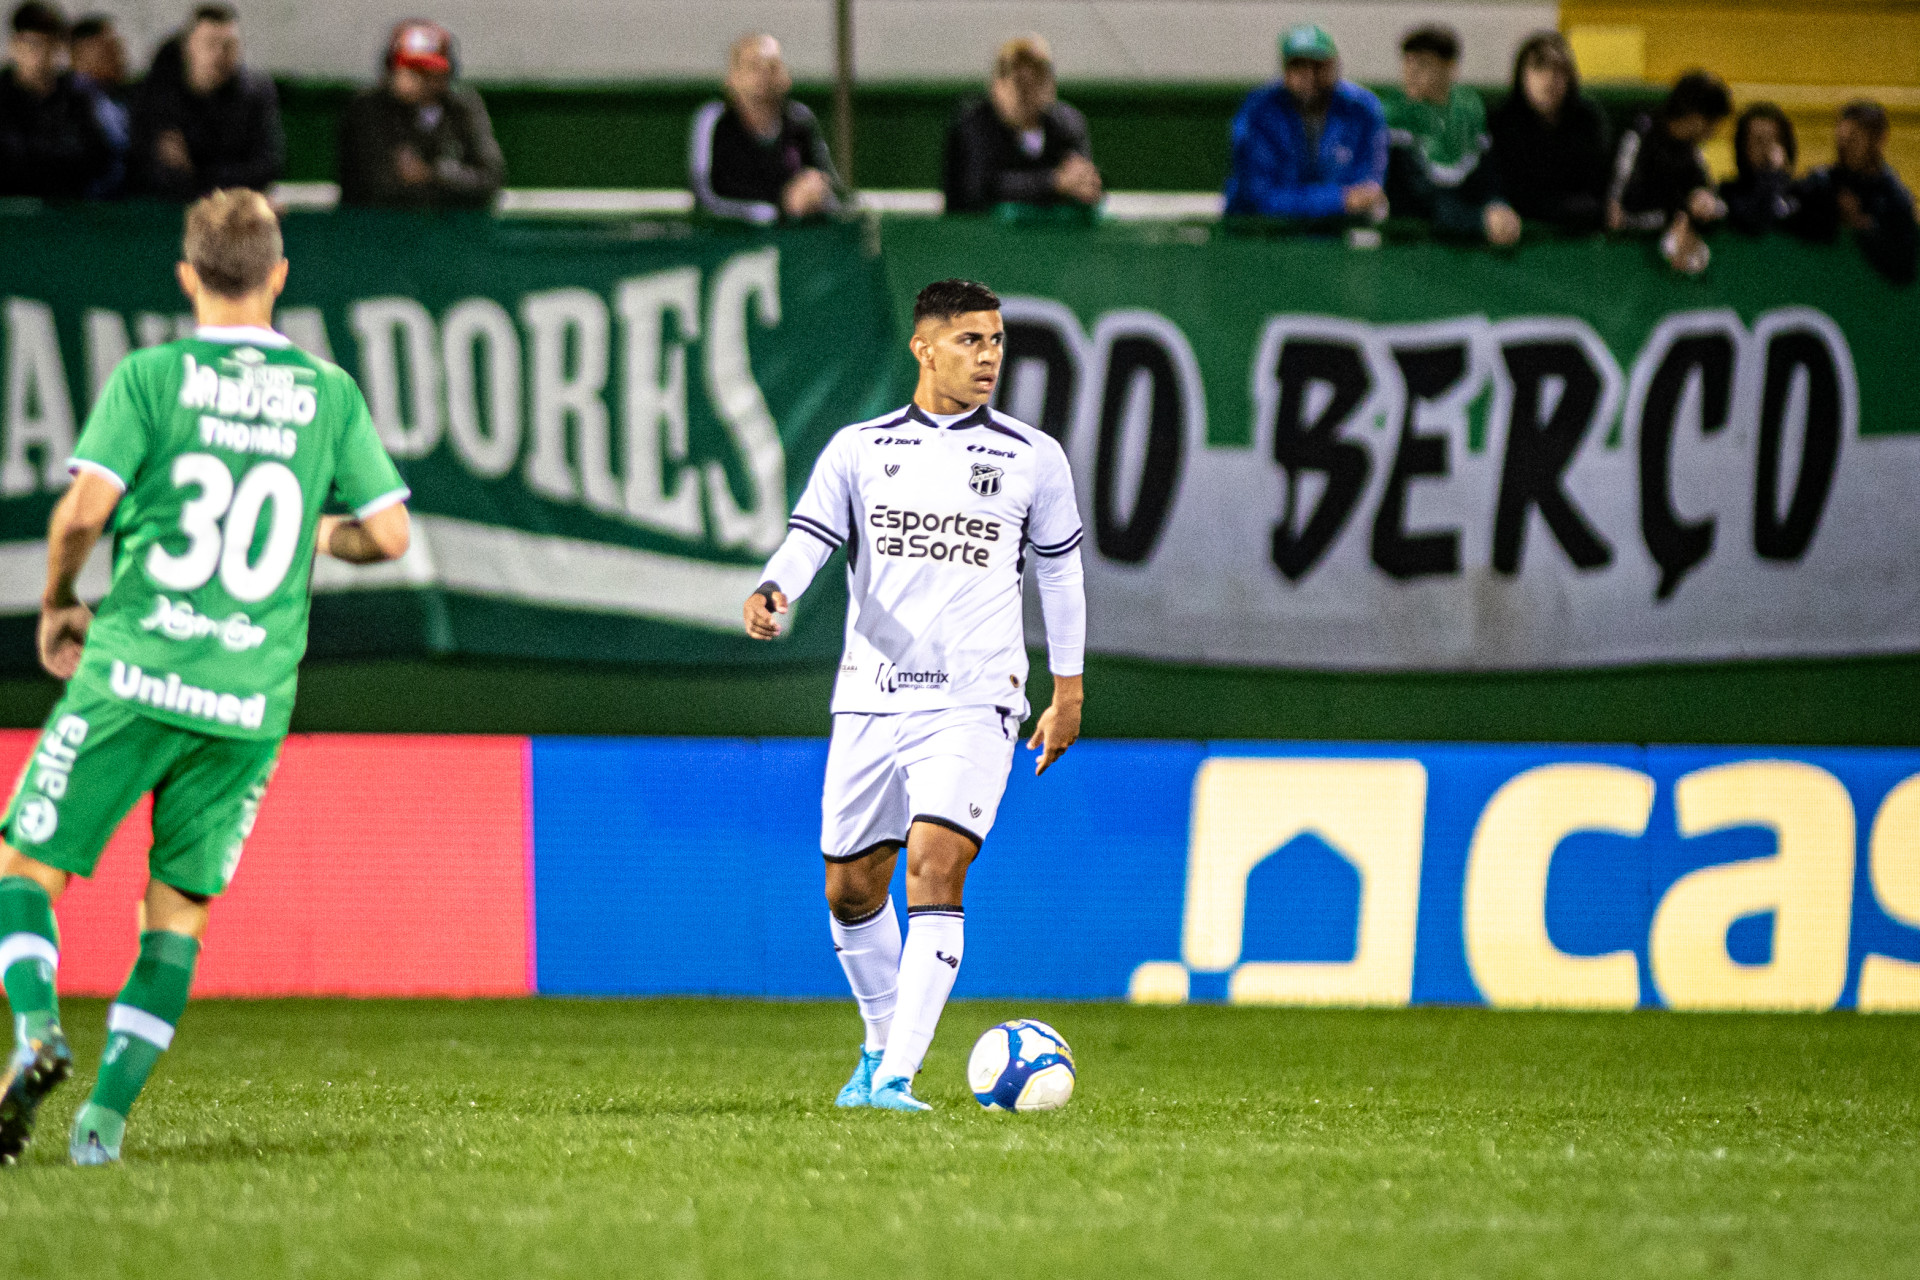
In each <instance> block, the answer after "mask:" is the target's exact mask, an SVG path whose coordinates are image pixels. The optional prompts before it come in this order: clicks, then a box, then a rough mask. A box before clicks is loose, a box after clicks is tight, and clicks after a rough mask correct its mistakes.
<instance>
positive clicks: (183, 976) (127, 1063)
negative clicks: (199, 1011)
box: [90, 930, 200, 1116]
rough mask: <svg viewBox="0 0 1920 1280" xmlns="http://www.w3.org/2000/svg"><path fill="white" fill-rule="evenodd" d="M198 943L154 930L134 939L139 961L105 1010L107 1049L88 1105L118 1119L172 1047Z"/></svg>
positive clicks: (138, 1094) (178, 934)
mask: <svg viewBox="0 0 1920 1280" xmlns="http://www.w3.org/2000/svg"><path fill="white" fill-rule="evenodd" d="M199 958H200V943H199V941H198V940H196V939H194V938H189V937H188V936H187V935H186V934H184V933H165V932H161V931H158V930H156V931H154V932H151V933H143V934H141V935H140V958H139V959H138V960H136V961H134V964H133V973H132V974H130V975H129V976H128V978H127V985H126V986H125V987H123V988H122V989H121V991H120V998H119V999H118V1000H116V1001H114V1002H113V1005H112V1007H110V1008H109V1009H108V1010H107V1050H106V1052H105V1053H103V1054H102V1055H101V1056H100V1077H99V1079H97V1080H95V1081H94V1084H93V1097H92V1098H91V1099H90V1102H91V1104H92V1105H93V1106H97V1107H105V1108H106V1109H107V1110H108V1111H112V1112H114V1113H116V1114H117V1115H120V1116H125V1115H126V1114H127V1113H128V1112H129V1111H132V1110H133V1101H134V1099H135V1098H138V1097H139V1096H140V1090H141V1089H143V1088H145V1087H146V1084H147V1076H148V1075H149V1074H150V1073H151V1072H152V1071H153V1064H154V1063H156V1062H158V1061H160V1055H161V1054H162V1053H165V1052H166V1049H167V1046H168V1045H170V1044H172V1043H173V1028H174V1026H175V1025H176V1024H177V1023H178V1022H179V1021H180V1015H181V1014H183V1013H185V1012H186V1011H187V993H188V992H189V991H191V990H192V989H193V966H194V962H195V961H197V960H198V959H199Z"/></svg>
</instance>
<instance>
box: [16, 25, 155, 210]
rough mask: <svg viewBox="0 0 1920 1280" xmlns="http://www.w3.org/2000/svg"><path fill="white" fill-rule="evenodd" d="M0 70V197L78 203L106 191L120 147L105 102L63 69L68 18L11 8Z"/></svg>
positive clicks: (113, 183)
mask: <svg viewBox="0 0 1920 1280" xmlns="http://www.w3.org/2000/svg"><path fill="white" fill-rule="evenodd" d="M10 26H11V31H10V33H9V38H8V41H7V64H6V67H5V69H4V70H0V196H37V197H39V198H40V199H43V200H78V199H83V198H97V197H101V196H106V195H111V194H113V192H114V190H115V189H117V187H118V186H119V174H120V172H121V166H122V162H123V158H124V154H125V151H126V143H125V140H124V137H122V138H120V139H118V140H117V141H116V138H115V136H114V135H113V132H112V129H111V122H112V116H111V108H112V105H113V104H111V103H110V102H108V101H107V100H106V97H105V95H103V94H102V93H101V92H100V90H99V88H98V87H97V86H95V85H94V84H93V83H92V82H91V81H90V80H88V79H86V77H84V76H79V75H75V74H74V73H73V72H72V71H71V70H69V69H68V67H67V23H66V19H65V17H64V16H63V15H62V14H61V13H60V11H59V10H58V9H56V8H54V7H53V6H52V5H50V4H44V3H41V0H27V2H26V3H25V4H22V5H20V6H19V7H18V8H16V9H15V10H14V11H13V18H12V21H11V23H10Z"/></svg>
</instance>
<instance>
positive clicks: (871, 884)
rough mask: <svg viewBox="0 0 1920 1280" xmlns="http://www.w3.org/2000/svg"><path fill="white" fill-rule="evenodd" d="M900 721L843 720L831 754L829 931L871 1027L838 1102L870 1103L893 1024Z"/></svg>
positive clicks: (901, 821) (903, 810)
mask: <svg viewBox="0 0 1920 1280" xmlns="http://www.w3.org/2000/svg"><path fill="white" fill-rule="evenodd" d="M897 719H898V717H894V716H865V715H837V716H835V717H834V718H833V740H832V743H831V745H830V746H829V747H828V749H827V778H826V787H825V791H824V795H823V798H822V803H821V806H820V810H821V831H820V849H821V853H822V854H823V855H824V856H825V858H826V882H827V884H826V888H827V927H828V929H829V931H830V933H831V935H832V937H833V949H834V953H835V954H836V955H837V956H838V957H839V960H840V967H841V969H842V970H843V971H844V972H845V973H846V975H847V985H848V986H849V987H850V988H852V990H853V998H854V1002H855V1004H857V1005H858V1006H859V1009H860V1018H861V1021H862V1023H863V1024H864V1025H865V1028H866V1037H865V1039H864V1041H863V1042H862V1045H861V1051H860V1061H859V1062H858V1063H857V1064H856V1065H855V1066H854V1070H853V1075H852V1076H851V1077H849V1078H848V1080H847V1083H846V1085H845V1086H844V1087H843V1088H842V1089H841V1090H840V1093H839V1096H838V1097H837V1098H836V1099H835V1102H836V1103H837V1104H838V1105H840V1106H843V1107H860V1106H865V1105H866V1104H867V1094H868V1090H869V1086H870V1085H871V1083H872V1080H873V1071H874V1068H875V1067H877V1066H878V1065H879V1063H880V1056H881V1054H882V1053H883V1052H884V1051H885V1049H886V1046H887V1035H888V1032H889V1029H890V1028H891V1026H892V1024H893V1011H894V1002H895V993H896V990H897V985H898V976H899V970H900V923H899V921H898V919H897V918H896V917H895V915H894V910H893V898H892V897H891V895H890V893H889V890H890V887H891V885H892V883H893V868H894V863H895V860H896V859H897V857H898V855H899V852H900V846H901V844H902V843H903V837H904V836H905V834H906V827H907V798H906V787H905V783H904V779H903V778H902V777H901V775H900V771H899V769H898V767H897V765H896V764H895V761H894V734H893V728H894V724H893V722H894V721H896V720H897Z"/></svg>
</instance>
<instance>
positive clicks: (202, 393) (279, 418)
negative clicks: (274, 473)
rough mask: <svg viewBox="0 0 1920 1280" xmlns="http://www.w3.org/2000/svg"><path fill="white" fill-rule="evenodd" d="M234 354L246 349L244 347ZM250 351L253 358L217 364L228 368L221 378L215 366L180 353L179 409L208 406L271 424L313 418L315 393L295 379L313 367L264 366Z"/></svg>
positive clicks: (299, 422)
mask: <svg viewBox="0 0 1920 1280" xmlns="http://www.w3.org/2000/svg"><path fill="white" fill-rule="evenodd" d="M239 354H240V355H246V354H249V352H248V351H246V350H243V351H241V352H240V353H239ZM251 354H252V356H253V359H252V360H242V359H237V358H236V359H232V360H226V361H223V362H222V363H224V364H227V365H230V366H231V367H232V369H233V370H234V374H235V376H233V377H223V376H222V375H221V373H220V371H219V370H218V369H216V368H214V367H213V366H212V365H204V364H201V363H200V362H199V361H197V360H195V359H194V358H193V357H192V356H190V355H184V356H182V357H181V360H182V361H183V365H182V377H181V380H180V407H181V408H183V409H204V410H208V411H210V412H212V413H215V414H218V415H219V416H220V417H221V418H264V419H266V420H267V422H269V423H272V424H275V425H278V424H281V423H287V422H291V423H293V424H294V425H295V426H301V427H304V426H306V425H307V424H308V423H310V422H312V421H313V416H314V414H315V413H317V412H318V411H319V408H320V401H319V397H318V396H317V395H316V394H315V392H314V389H313V388H312V387H304V386H301V385H300V382H301V380H302V379H303V378H304V379H311V378H312V377H313V370H311V369H304V368H301V367H300V366H298V365H273V364H266V363H264V362H263V361H262V357H261V356H260V353H259V352H257V351H253V352H251ZM206 423H207V420H206V419H204V418H203V419H201V426H200V429H201V432H202V433H203V434H204V433H205V432H206V430H207V426H206ZM227 425H230V426H231V425H233V424H231V423H229V424H227Z"/></svg>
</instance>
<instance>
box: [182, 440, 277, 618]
mask: <svg viewBox="0 0 1920 1280" xmlns="http://www.w3.org/2000/svg"><path fill="white" fill-rule="evenodd" d="M173 484H174V487H175V488H176V489H184V488H186V487H187V486H188V485H192V486H194V487H195V488H197V489H198V490H199V491H200V493H199V496H198V497H195V498H190V499H188V500H187V502H186V503H185V505H183V506H182V507H181V508H180V532H182V533H184V534H186V535H187V549H186V551H185V552H184V553H182V554H181V555H174V554H173V553H172V552H170V551H168V550H167V549H166V548H165V547H162V546H160V545H159V544H157V543H156V544H155V545H154V546H153V548H152V549H151V550H150V551H148V552H147V572H148V574H150V575H151V576H152V577H153V580H154V581H155V582H157V583H159V584H160V585H161V586H163V587H171V588H173V589H174V590H175V591H197V590H199V589H200V588H201V587H204V586H206V585H207V583H208V582H210V581H212V580H213V575H214V574H215V573H216V572H217V573H219V575H220V585H221V586H222V587H224V588H226V591H227V594H228V595H230V596H232V597H233V598H234V599H235V600H239V601H241V602H243V603H246V604H253V603H255V602H256V601H260V600H265V599H266V598H267V597H268V596H270V595H272V594H273V592H274V588H276V587H278V586H279V585H280V582H281V580H282V579H283V578H285V577H286V576H287V569H288V567H289V566H291V565H292V564H293V556H294V553H295V552H296V551H298V550H299V543H300V526H301V525H302V524H304V523H305V518H306V505H305V503H304V501H303V500H302V496H301V493H300V479H299V477H298V476H296V475H294V474H293V472H292V471H290V470H288V469H287V468H286V467H284V466H282V465H281V464H280V463H278V462H262V463H259V464H257V465H256V466H255V467H254V468H253V469H252V470H251V471H249V472H247V474H246V476H245V477H244V478H243V479H242V480H241V481H240V484H239V487H238V488H237V489H236V488H235V487H234V483H233V473H232V472H231V471H229V470H227V464H226V463H224V462H222V461H221V460H220V459H218V458H216V457H214V456H213V455H212V454H210V453H183V454H181V455H180V456H179V457H177V458H175V459H174V460H173ZM269 501H271V502H272V503H273V523H272V524H271V525H269V526H268V527H267V545H266V546H265V547H264V548H262V549H261V552H260V558H259V559H258V560H250V559H249V558H248V557H249V556H250V555H251V554H252V551H253V539H254V534H255V532H256V531H257V530H258V529H259V527H260V513H261V509H262V508H264V507H265V506H266V505H267V503H268V502H269Z"/></svg>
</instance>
